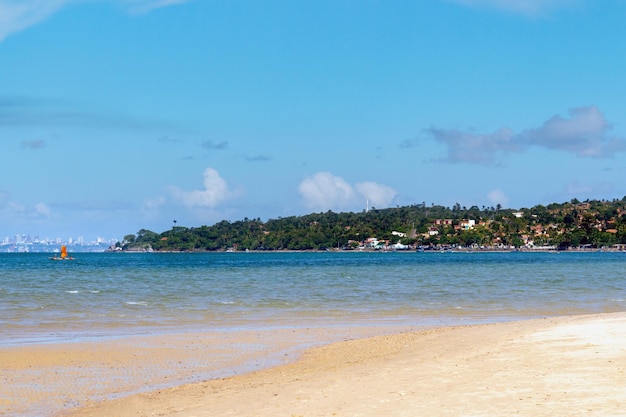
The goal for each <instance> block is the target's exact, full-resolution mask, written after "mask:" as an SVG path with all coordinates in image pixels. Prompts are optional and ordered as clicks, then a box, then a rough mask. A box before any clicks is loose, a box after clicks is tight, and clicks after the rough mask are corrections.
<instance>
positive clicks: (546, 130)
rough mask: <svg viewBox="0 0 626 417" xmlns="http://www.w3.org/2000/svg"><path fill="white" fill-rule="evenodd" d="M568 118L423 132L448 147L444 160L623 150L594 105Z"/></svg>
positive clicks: (602, 154)
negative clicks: (516, 127) (516, 126)
mask: <svg viewBox="0 0 626 417" xmlns="http://www.w3.org/2000/svg"><path fill="white" fill-rule="evenodd" d="M568 114H569V117H562V116H559V115H556V116H553V117H551V118H550V119H548V120H547V121H545V122H544V123H543V124H542V125H541V127H539V128H535V129H526V130H524V131H522V132H521V133H519V134H515V133H514V132H513V131H512V130H510V129H508V128H500V129H498V130H497V131H495V132H493V133H476V132H474V131H461V130H457V129H438V128H430V129H427V130H426V133H427V134H428V135H430V136H431V137H432V138H433V139H435V140H436V141H438V142H441V143H443V144H444V145H445V146H446V147H447V156H446V157H445V158H444V159H443V160H444V161H447V162H452V163H457V162H466V163H474V164H481V165H496V164H498V163H499V162H500V158H501V157H502V156H504V155H505V154H508V153H512V152H523V151H526V150H528V148H530V147H532V146H535V147H540V148H546V149H549V150H557V151H564V152H569V153H573V154H575V155H576V156H578V157H582V158H608V157H612V156H613V155H614V154H615V153H616V152H623V151H626V140H624V139H622V138H617V137H612V136H610V130H611V125H610V123H609V122H608V121H607V120H606V119H605V118H604V115H603V114H602V112H600V110H598V108H596V107H595V106H589V107H578V108H573V109H570V110H569V113H568Z"/></svg>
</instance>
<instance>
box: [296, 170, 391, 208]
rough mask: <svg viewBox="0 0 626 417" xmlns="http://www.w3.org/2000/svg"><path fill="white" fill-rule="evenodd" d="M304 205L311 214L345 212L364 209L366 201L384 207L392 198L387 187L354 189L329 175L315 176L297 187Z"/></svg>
mask: <svg viewBox="0 0 626 417" xmlns="http://www.w3.org/2000/svg"><path fill="white" fill-rule="evenodd" d="M298 192H299V193H300V196H301V197H302V199H303V202H304V204H305V205H306V206H307V207H308V208H310V209H315V210H348V209H354V208H356V207H365V205H364V204H365V201H366V200H369V202H370V204H371V205H372V206H374V207H376V206H377V207H386V206H388V205H389V204H391V202H392V200H393V198H394V197H395V196H396V194H397V193H396V191H395V190H394V189H392V188H391V187H388V186H386V185H383V184H378V183H375V182H361V183H357V184H355V185H354V186H352V185H351V184H349V183H348V182H347V181H346V180H345V179H343V178H341V177H338V176H335V175H333V174H331V173H330V172H318V173H316V174H314V175H313V176H311V177H308V178H305V179H304V180H303V181H302V182H301V183H300V185H299V186H298Z"/></svg>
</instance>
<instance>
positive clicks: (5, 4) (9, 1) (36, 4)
mask: <svg viewBox="0 0 626 417" xmlns="http://www.w3.org/2000/svg"><path fill="white" fill-rule="evenodd" d="M100 1H108V2H112V3H118V4H121V5H122V6H123V7H124V8H125V9H126V10H127V11H128V12H129V13H133V14H142V13H148V12H150V11H152V10H154V9H159V8H162V7H167V6H173V5H176V4H182V3H186V2H188V1H189V0H100ZM81 2H84V0H0V42H2V41H3V40H4V39H6V37H7V36H10V35H12V34H14V33H17V32H20V31H22V30H24V29H27V28H28V27H30V26H33V25H36V24H38V23H41V22H43V21H45V20H46V19H48V18H50V17H51V16H52V15H53V14H55V13H56V12H58V11H59V10H61V9H62V8H64V7H66V6H68V5H70V4H74V3H81Z"/></svg>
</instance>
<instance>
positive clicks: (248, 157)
mask: <svg viewBox="0 0 626 417" xmlns="http://www.w3.org/2000/svg"><path fill="white" fill-rule="evenodd" d="M271 160H272V158H270V157H269V156H267V155H254V156H251V155H246V161H248V162H268V161H271Z"/></svg>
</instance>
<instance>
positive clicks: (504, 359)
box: [0, 313, 626, 417]
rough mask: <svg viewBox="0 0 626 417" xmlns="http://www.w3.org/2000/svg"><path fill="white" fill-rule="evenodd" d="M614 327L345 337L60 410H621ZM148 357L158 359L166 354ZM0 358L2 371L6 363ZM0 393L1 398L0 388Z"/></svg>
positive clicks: (591, 322) (620, 318)
mask: <svg viewBox="0 0 626 417" xmlns="http://www.w3.org/2000/svg"><path fill="white" fill-rule="evenodd" d="M625 328H626V314H624V313H617V314H605V315H587V316H573V317H562V318H550V319H542V320H531V321H523V322H513V323H501V324H489V325H477V326H463V327H449V328H441V329H434V330H425V331H417V332H411V333H402V334H395V335H386V336H377V337H371V338H365V339H358V340H349V341H344V342H339V343H333V344H330V345H326V346H323V347H318V348H314V349H310V350H308V351H307V352H306V353H305V354H304V355H302V356H301V357H300V358H299V359H298V360H297V361H295V362H291V361H289V363H286V364H283V365H277V366H274V367H271V368H268V369H261V370H257V371H252V372H249V373H245V374H242V375H237V376H232V377H225V378H218V379H213V380H208V381H204V382H197V383H191V384H186V385H181V386H178V387H174V388H168V389H160V390H159V389H156V390H150V388H151V387H146V389H147V390H146V392H144V393H140V394H135V395H131V396H127V397H123V398H118V399H113V400H107V401H103V402H97V401H88V402H84V401H83V400H82V399H81V398H75V401H76V403H77V405H81V407H83V408H79V409H73V410H70V411H63V412H62V415H63V416H72V417H76V416H94V417H100V416H177V417H182V416H185V417H192V416H194V417H202V416H206V417H208V416H257V417H263V416H268V417H269V416H272V417H274V416H287V417H294V416H303V417H314V416H510V415H521V416H565V415H566V416H583V415H584V416H589V415H597V416H600V415H601V416H623V415H625V412H624V407H625V405H626V389H625V388H624V387H626V375H625V374H624V368H625V367H626V332H624V331H623V330H624V329H625ZM276 336H277V337H285V336H286V334H282V335H280V334H277V335H276ZM219 345H220V344H219V343H216V344H215V345H214V346H213V347H215V348H217V347H218V346H219ZM120 348H121V346H116V345H115V343H113V344H109V345H108V348H105V347H103V346H100V347H98V348H97V349H94V350H92V351H91V352H89V353H88V354H87V353H85V355H84V356H81V358H80V363H81V364H82V365H81V366H84V367H87V368H88V367H89V364H90V363H92V362H95V363H98V362H101V361H102V360H103V357H102V356H107V357H112V358H118V359H117V360H121V361H122V363H123V362H124V358H128V357H130V356H132V355H136V354H137V352H141V350H140V349H139V350H137V349H135V348H131V347H130V346H126V347H124V348H123V349H122V350H123V351H121V352H120V351H118V349H120ZM173 348H174V349H183V347H182V346H181V347H178V348H177V347H175V346H174V347H173ZM98 349H102V350H101V351H99V350H98ZM186 349H189V347H187V348H186ZM36 350H38V354H37V355H36V356H37V358H38V360H37V361H36V362H35V363H33V365H32V366H33V367H35V368H37V369H41V370H43V373H42V374H41V375H39V377H40V378H41V377H43V378H45V377H46V374H48V373H50V372H52V370H53V369H54V368H55V367H56V366H61V367H62V366H64V364H67V363H68V362H70V361H76V360H77V359H75V358H74V354H73V352H71V351H63V350H55V349H54V348H51V349H50V350H49V351H47V350H46V348H45V347H39V348H37V349H36ZM203 352H205V353H206V352H207V351H203ZM100 354H101V355H102V356H100ZM141 354H142V355H143V354H146V355H150V354H152V353H150V352H145V351H143V352H141ZM154 354H155V355H156V358H152V359H153V362H156V363H158V362H159V361H161V360H165V358H167V357H170V356H171V355H172V354H173V352H172V351H170V352H154ZM189 354H190V355H193V354H194V353H193V352H191V353H189ZM203 354H204V353H203ZM12 355H16V356H14V357H12V358H11V362H12V363H15V365H13V366H15V367H19V366H24V365H25V362H24V359H19V356H20V353H19V352H14V353H13V354H12ZM2 357H3V360H2V362H3V363H2V367H3V374H4V369H6V368H5V367H6V366H7V364H6V362H7V361H5V360H4V358H5V356H4V355H3V356H2ZM154 359H156V360H154ZM26 362H28V361H26ZM20 364H21V365H20ZM111 366H112V367H115V366H116V364H115V362H111ZM162 366H163V367H168V366H172V364H171V363H168V362H167V361H165V362H162ZM87 368H84V369H85V372H87ZM78 369H81V368H78ZM76 376H77V377H79V376H80V372H77V374H76ZM3 385H4V383H3ZM5 387H6V385H5ZM0 389H1V390H6V388H0ZM0 398H7V397H6V393H4V392H2V396H1V397H0ZM4 401H5V402H6V401H7V400H6V399H5V400H4ZM8 401H10V400H8ZM2 407H3V404H2V403H0V410H2ZM5 408H6V407H5Z"/></svg>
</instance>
